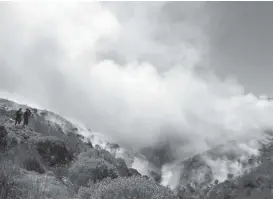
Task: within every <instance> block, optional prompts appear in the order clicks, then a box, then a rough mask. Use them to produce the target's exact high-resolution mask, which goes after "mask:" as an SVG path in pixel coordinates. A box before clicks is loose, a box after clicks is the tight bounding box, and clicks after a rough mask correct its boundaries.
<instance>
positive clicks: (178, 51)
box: [0, 2, 273, 178]
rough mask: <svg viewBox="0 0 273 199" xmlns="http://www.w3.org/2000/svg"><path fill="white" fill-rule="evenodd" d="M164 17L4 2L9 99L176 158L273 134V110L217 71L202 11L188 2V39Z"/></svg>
mask: <svg viewBox="0 0 273 199" xmlns="http://www.w3.org/2000/svg"><path fill="white" fill-rule="evenodd" d="M144 7H145V9H144ZM165 8H166V7H165V6H164V3H157V4H155V3H145V4H144V3H143V4H140V3H134V4H133V3H132V4H131V5H130V4H126V3H120V4H112V3H98V2H92V3H66V4H61V3H31V4H29V3H4V2H1V3H0V22H1V26H0V70H1V73H0V90H1V91H2V95H4V92H5V93H8V95H9V97H12V96H15V95H17V96H23V97H24V99H28V100H30V101H31V102H33V103H35V104H39V106H40V107H42V108H47V109H50V110H53V111H56V112H58V113H60V114H61V115H64V116H67V117H70V118H74V119H76V120H79V121H82V122H83V123H84V124H85V125H87V126H88V127H90V128H91V129H92V130H95V131H99V132H103V133H104V134H106V135H107V136H109V137H112V138H114V139H115V140H116V141H117V142H118V143H120V144H121V145H123V146H125V147H128V148H129V147H132V148H134V149H141V148H145V147H154V146H156V145H158V143H163V144H162V145H163V146H166V145H168V146H169V149H168V150H169V151H171V152H170V153H172V156H174V157H175V158H174V159H176V158H177V159H180V158H181V159H182V158H185V157H188V156H190V155H193V154H196V153H199V152H203V151H205V150H208V149H210V148H212V147H214V146H216V145H218V144H223V143H225V142H226V141H228V140H233V139H236V140H237V139H241V140H249V139H253V138H254V137H260V136H261V135H262V132H263V131H264V129H268V128H272V125H273V122H272V112H273V106H272V104H270V103H269V102H268V101H265V100H264V101H263V100H260V99H259V97H258V96H255V95H254V94H252V93H245V92H244V87H243V85H240V83H238V82H237V81H236V79H235V78H233V77H230V78H228V79H224V80H223V79H220V78H218V77H217V76H216V75H215V73H214V72H213V69H211V68H210V67H209V59H208V56H209V52H210V46H209V43H208V40H209V38H208V35H207V33H206V31H205V28H204V27H206V24H207V23H208V22H209V18H207V17H204V16H203V9H204V8H203V3H196V4H188V3H185V6H184V11H183V12H184V13H185V20H184V21H183V23H182V26H179V27H181V29H179V30H178V29H177V28H178V26H176V25H172V26H167V24H168V23H169V21H168V20H171V19H168V18H167V17H166V16H164V9H165ZM162 13H163V14H162ZM191 13H194V14H191ZM180 25H181V24H180ZM170 28H172V29H170ZM180 33H181V34H182V33H183V35H182V37H178V36H179V35H180ZM172 36H173V37H172ZM162 38H165V39H162ZM166 38H167V39H166ZM171 38H173V39H171ZM15 98H16V97H15ZM17 99H18V98H17ZM28 100H25V102H26V103H29V101H28ZM29 104H30V105H31V103H29ZM37 106H38V105H37ZM166 163H168V161H162V162H161V164H162V165H165V164H166ZM166 178H167V177H166Z"/></svg>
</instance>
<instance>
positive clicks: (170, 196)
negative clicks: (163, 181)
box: [77, 176, 177, 199]
mask: <svg viewBox="0 0 273 199" xmlns="http://www.w3.org/2000/svg"><path fill="white" fill-rule="evenodd" d="M77 198H78V199H177V197H176V196H175V194H174V193H173V192H172V191H171V190H170V189H169V188H167V187H163V186H161V185H159V184H157V183H156V182H154V181H152V180H147V179H145V178H144V177H140V176H133V177H128V178H123V177H119V178H116V179H109V178H106V179H104V180H102V181H101V182H98V183H95V184H94V183H91V185H90V187H81V188H80V189H79V192H78V196H77Z"/></svg>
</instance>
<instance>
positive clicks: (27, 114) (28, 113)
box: [23, 108, 32, 127]
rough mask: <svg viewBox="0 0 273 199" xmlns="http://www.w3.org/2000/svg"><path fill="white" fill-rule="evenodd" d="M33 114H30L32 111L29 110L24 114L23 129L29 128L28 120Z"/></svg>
mask: <svg viewBox="0 0 273 199" xmlns="http://www.w3.org/2000/svg"><path fill="white" fill-rule="evenodd" d="M31 114H32V113H31V112H30V110H29V109H28V108H27V109H26V111H25V112H24V123H23V127H24V126H25V125H27V126H28V118H29V116H30V115H31Z"/></svg>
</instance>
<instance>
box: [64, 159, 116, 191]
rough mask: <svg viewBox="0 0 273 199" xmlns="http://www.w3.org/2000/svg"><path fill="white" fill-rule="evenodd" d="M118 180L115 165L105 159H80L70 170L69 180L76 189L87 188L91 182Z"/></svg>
mask: <svg viewBox="0 0 273 199" xmlns="http://www.w3.org/2000/svg"><path fill="white" fill-rule="evenodd" d="M107 177H111V178H116V177H117V173H116V172H115V168H114V166H113V165H111V164H109V163H108V162H106V161H105V160H103V159H91V158H88V157H81V158H79V159H78V160H77V161H76V162H74V164H73V165H72V166H71V167H70V168H69V169H68V178H69V179H70V181H71V182H72V183H73V184H74V185H75V187H80V186H86V185H87V183H88V182H89V181H92V182H97V181H99V180H102V179H104V178H107Z"/></svg>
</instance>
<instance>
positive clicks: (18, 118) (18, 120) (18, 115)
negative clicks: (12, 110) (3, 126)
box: [15, 108, 23, 125]
mask: <svg viewBox="0 0 273 199" xmlns="http://www.w3.org/2000/svg"><path fill="white" fill-rule="evenodd" d="M22 115H23V113H22V108H20V109H19V110H18V111H16V115H15V125H16V124H17V123H18V124H20V123H21V121H22Z"/></svg>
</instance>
